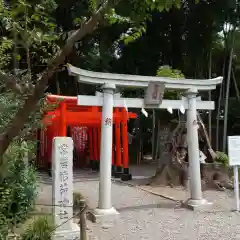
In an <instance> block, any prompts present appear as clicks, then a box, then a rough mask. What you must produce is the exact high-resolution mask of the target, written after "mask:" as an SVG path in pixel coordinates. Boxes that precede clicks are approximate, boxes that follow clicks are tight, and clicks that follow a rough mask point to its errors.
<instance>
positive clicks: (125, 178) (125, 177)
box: [121, 173, 132, 181]
mask: <svg viewBox="0 0 240 240" xmlns="http://www.w3.org/2000/svg"><path fill="white" fill-rule="evenodd" d="M121 180H122V181H130V180H132V174H130V173H128V174H122V176H121Z"/></svg>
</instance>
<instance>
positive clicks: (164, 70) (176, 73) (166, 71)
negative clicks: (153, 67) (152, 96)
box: [157, 66, 185, 79]
mask: <svg viewBox="0 0 240 240" xmlns="http://www.w3.org/2000/svg"><path fill="white" fill-rule="evenodd" d="M157 76H158V77H168V78H179V79H183V78H185V77H184V75H183V73H182V72H181V70H177V69H172V68H171V67H170V66H162V67H160V68H159V69H158V70H157Z"/></svg>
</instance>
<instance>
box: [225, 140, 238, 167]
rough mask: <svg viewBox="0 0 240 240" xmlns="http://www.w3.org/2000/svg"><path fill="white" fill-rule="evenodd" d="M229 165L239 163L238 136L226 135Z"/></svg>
mask: <svg viewBox="0 0 240 240" xmlns="http://www.w3.org/2000/svg"><path fill="white" fill-rule="evenodd" d="M228 155H229V165H230V166H237V165H238V166H239V165H240V136H228Z"/></svg>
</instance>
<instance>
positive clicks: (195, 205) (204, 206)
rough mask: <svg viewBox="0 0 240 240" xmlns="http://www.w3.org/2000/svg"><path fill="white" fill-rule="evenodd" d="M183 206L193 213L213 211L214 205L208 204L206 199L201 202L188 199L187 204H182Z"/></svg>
mask: <svg viewBox="0 0 240 240" xmlns="http://www.w3.org/2000/svg"><path fill="white" fill-rule="evenodd" d="M182 206H183V207H185V208H188V209H190V210H192V211H206V210H210V209H211V207H212V203H211V202H208V201H207V200H206V199H201V200H193V199H188V200H187V201H186V202H183V203H182Z"/></svg>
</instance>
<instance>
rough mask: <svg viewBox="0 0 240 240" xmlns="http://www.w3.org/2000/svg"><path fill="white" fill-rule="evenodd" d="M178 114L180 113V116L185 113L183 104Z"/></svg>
mask: <svg viewBox="0 0 240 240" xmlns="http://www.w3.org/2000/svg"><path fill="white" fill-rule="evenodd" d="M180 112H181V113H182V114H184V113H185V108H184V106H183V104H182V105H181V107H180Z"/></svg>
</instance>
